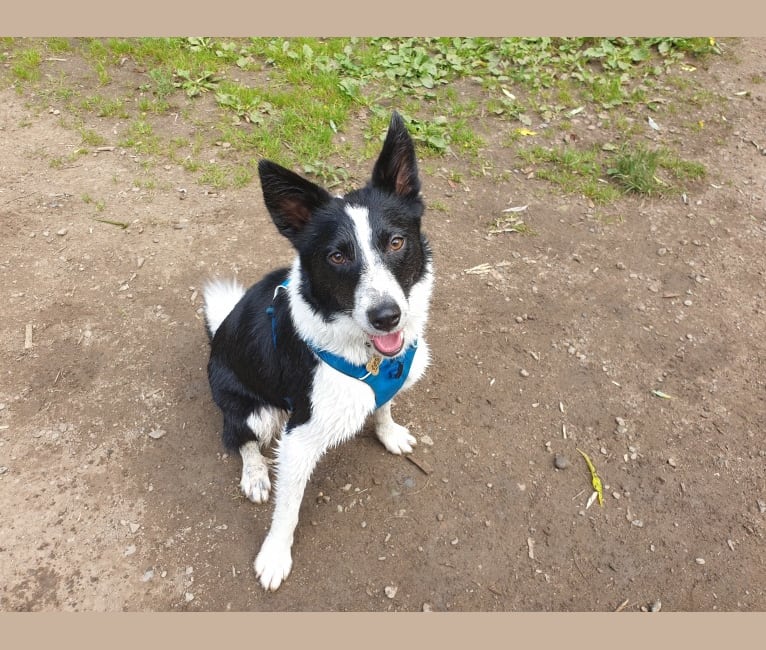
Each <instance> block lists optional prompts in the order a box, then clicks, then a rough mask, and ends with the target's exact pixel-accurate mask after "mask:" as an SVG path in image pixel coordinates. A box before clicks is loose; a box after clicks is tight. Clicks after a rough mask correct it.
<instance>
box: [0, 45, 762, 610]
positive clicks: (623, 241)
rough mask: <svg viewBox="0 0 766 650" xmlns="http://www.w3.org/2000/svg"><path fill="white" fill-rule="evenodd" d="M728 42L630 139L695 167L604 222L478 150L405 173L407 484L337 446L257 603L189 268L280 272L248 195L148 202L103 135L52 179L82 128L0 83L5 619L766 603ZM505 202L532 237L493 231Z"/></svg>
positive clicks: (256, 200)
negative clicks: (62, 613)
mask: <svg viewBox="0 0 766 650" xmlns="http://www.w3.org/2000/svg"><path fill="white" fill-rule="evenodd" d="M727 48H728V55H727V56H724V57H715V58H712V59H711V60H710V61H709V62H708V63H707V64H706V67H705V68H704V69H701V70H699V71H698V73H697V76H696V77H695V79H697V80H698V82H699V83H700V84H701V87H703V88H705V89H707V90H708V91H710V92H711V93H714V94H715V95H718V96H721V97H723V98H725V101H721V102H711V103H708V104H707V105H705V106H704V107H697V106H688V107H678V111H677V112H676V113H675V114H672V113H670V112H668V113H666V114H663V115H662V118H661V120H660V118H658V117H657V116H656V115H655V119H657V120H658V121H660V122H661V126H662V130H661V131H652V130H651V129H648V128H647V133H646V137H647V139H649V140H652V141H654V142H655V143H658V144H662V143H663V142H673V143H674V145H675V146H676V147H677V148H678V149H680V150H681V151H682V153H683V155H684V156H685V157H686V158H689V159H692V160H697V161H699V162H702V163H703V164H704V165H705V167H706V169H707V171H708V173H707V176H706V178H705V179H704V181H701V182H699V183H697V184H695V185H694V186H693V188H692V189H691V190H689V191H688V193H687V196H686V202H684V201H683V200H682V199H681V198H679V197H678V196H672V197H668V198H663V199H659V198H658V199H648V198H645V199H641V198H630V197H626V198H625V199H623V200H621V201H620V202H619V204H618V205H617V206H612V207H610V208H609V209H607V210H604V209H600V208H597V207H595V206H593V205H591V204H589V202H588V201H587V200H584V199H582V198H579V197H576V196H571V195H563V194H561V193H559V192H558V191H556V190H555V188H553V186H551V185H550V184H548V183H546V182H544V181H541V180H539V179H537V178H534V177H533V176H532V177H530V176H531V174H529V173H528V170H526V169H524V166H523V164H519V161H518V159H517V157H516V156H515V153H514V151H513V149H512V148H508V147H503V146H502V145H501V144H500V143H499V142H493V140H492V139H491V138H490V139H489V141H488V145H487V151H486V152H484V157H485V158H486V159H488V160H490V161H491V162H492V165H493V166H494V170H495V171H496V172H497V171H499V170H509V173H508V174H506V175H505V177H504V179H505V180H504V181H503V182H500V183H498V182H497V180H496V179H497V176H496V175H488V176H486V177H485V176H482V175H481V174H472V173H471V171H472V170H471V169H469V168H468V167H467V165H466V163H465V161H461V160H460V159H456V158H451V157H447V158H444V159H443V160H437V161H436V162H434V160H433V159H432V160H429V161H427V162H425V163H424V164H423V165H422V172H423V184H424V195H425V198H426V201H427V202H430V203H436V204H437V205H439V206H440V209H433V210H431V211H429V212H427V214H426V219H425V227H426V230H427V232H428V234H429V237H430V240H431V243H432V247H433V249H434V253H435V264H436V268H437V286H436V290H435V296H434V300H433V306H432V319H431V322H430V325H429V335H428V339H429V342H430V344H431V346H432V349H433V356H434V359H433V365H432V367H431V368H430V370H429V372H428V374H427V376H426V378H425V379H424V380H423V381H421V382H420V383H419V385H417V386H416V387H415V388H414V389H413V390H412V391H410V392H408V393H406V394H403V395H401V396H400V397H399V398H398V399H397V400H396V403H395V406H394V416H395V417H396V418H397V419H398V420H399V421H400V422H402V423H406V424H408V426H409V427H410V428H411V431H412V432H413V433H414V434H415V435H416V436H417V437H418V439H419V444H418V447H417V450H416V452H415V454H414V458H415V459H416V460H417V463H413V462H412V461H411V460H408V459H406V458H400V457H395V456H392V455H390V454H388V453H387V452H386V451H385V450H384V449H383V447H382V446H381V445H380V444H379V443H378V442H377V440H376V439H375V437H374V435H373V433H372V432H371V431H369V430H365V431H364V432H363V433H362V434H361V435H360V436H359V437H358V438H356V439H355V440H353V441H351V442H350V443H348V444H346V445H345V446H343V447H341V448H338V449H335V450H333V451H331V452H330V453H329V454H328V455H327V456H326V457H325V458H324V459H323V460H322V462H321V463H320V465H319V466H318V468H317V470H316V472H315V474H314V476H313V479H312V481H311V483H310V484H309V487H308V489H307V492H306V495H305V498H304V502H303V506H302V510H301V520H300V524H299V527H298V529H297V531H296V541H295V546H294V549H293V557H294V568H293V571H292V574H291V575H290V577H289V578H288V580H287V581H286V583H285V584H284V585H283V586H282V587H281V588H280V590H279V591H277V592H276V593H273V594H271V593H265V592H264V591H263V590H262V589H261V587H260V586H259V584H258V582H257V580H256V578H255V576H254V572H253V569H252V561H253V559H254V557H255V554H256V552H257V550H258V548H259V546H260V543H261V541H262V539H263V537H264V535H265V533H266V530H267V528H268V525H269V521H270V516H271V505H270V504H269V505H264V506H255V505H253V504H252V503H250V502H248V501H247V500H245V499H244V498H243V497H242V496H240V494H239V488H238V482H239V470H240V462H239V459H238V458H234V457H228V456H226V455H225V454H224V453H223V449H222V447H221V443H220V439H219V426H220V419H219V418H220V416H219V413H218V412H217V410H216V408H215V406H214V404H213V403H212V401H211V399H210V396H209V390H208V385H207V378H206V374H205V366H206V363H207V354H208V344H207V340H206V336H205V333H204V329H203V322H202V317H201V315H200V307H201V297H200V293H201V292H200V287H201V285H202V284H203V282H204V281H205V280H206V279H207V278H209V277H211V276H213V275H220V276H227V275H234V274H237V275H238V276H239V278H240V279H241V280H242V281H243V282H245V283H250V282H254V281H255V280H256V279H258V278H259V277H260V276H261V275H262V274H263V273H264V272H265V271H267V270H269V269H271V268H273V267H274V266H276V265H285V264H288V263H289V262H290V260H291V258H292V253H291V250H290V249H289V245H288V243H287V242H286V240H283V239H282V238H280V237H279V236H278V234H277V233H276V231H275V229H274V228H273V226H272V224H271V222H270V220H269V219H268V216H267V213H266V210H265V208H264V207H263V204H262V200H261V196H260V189H259V187H258V185H257V183H253V184H252V185H250V186H248V187H246V188H244V189H241V190H226V191H222V192H212V191H210V190H209V189H207V188H205V187H203V186H201V185H199V184H197V183H195V180H194V178H195V177H194V176H193V175H191V174H189V173H187V172H185V171H184V169H183V168H182V167H180V166H176V165H166V166H159V167H156V168H154V171H153V174H154V180H155V182H154V183H153V184H151V185H149V184H147V185H146V186H141V185H138V186H137V185H136V184H135V183H134V180H135V178H136V177H138V176H141V175H142V174H144V173H145V171H144V168H143V167H142V163H143V162H144V161H143V160H142V157H141V156H140V155H136V154H135V153H134V152H132V151H125V150H122V149H121V148H120V147H119V146H116V147H115V148H114V149H113V150H104V151H99V152H93V153H91V154H90V155H87V156H83V157H81V158H79V159H76V160H74V161H72V162H71V163H66V164H64V165H58V166H57V165H51V163H50V161H51V160H52V159H54V158H56V157H58V156H66V155H67V154H68V153H69V152H71V151H73V150H75V149H77V148H78V146H79V145H80V136H79V135H78V134H77V133H76V132H75V131H73V130H72V129H66V128H64V127H62V125H61V123H60V119H59V116H58V115H56V114H55V112H51V111H49V110H48V109H47V107H46V108H45V109H44V110H41V109H40V107H39V105H38V104H36V103H35V102H34V101H30V98H29V97H25V96H24V95H23V94H22V95H19V94H16V93H15V92H12V91H9V90H4V91H2V92H0V303H1V304H2V305H3V318H2V320H1V321H0V341H1V343H0V364H1V365H0V610H5V611H9V610H10V611H13V610H49V611H50V610H81V611H82V610H88V611H89V610H144V611H146V610H162V611H168V610H171V611H173V610H190V611H196V610H213V611H221V610H268V611H274V610H312V611H317V610H340V611H350V610H353V611H360V610H361V611H388V610H396V611H422V610H429V609H431V610H433V611H446V610H452V611H458V610H470V611H480V610H481V611H519V610H524V611H529V610H546V611H573V610H578V611H581V610H586V611H613V610H615V609H618V608H622V609H623V610H624V611H638V610H640V609H642V608H644V609H654V610H656V609H657V608H659V607H661V608H662V611H680V610H684V611H691V610H693V611H707V610H727V611H732V610H742V611H750V610H765V609H766V547H765V545H764V533H765V532H766V526H765V523H766V522H765V518H766V514H764V512H765V511H766V479H765V478H764V477H765V475H766V445H764V430H765V429H766V376H765V374H764V369H765V368H766V342H765V341H766V256H764V247H765V246H766V155H764V154H765V153H766V150H764V149H763V147H764V146H766V135H764V134H766V101H765V100H766V84H764V83H763V82H762V81H760V80H762V79H763V78H764V77H766V41H765V40H753V39H744V40H738V41H731V42H729V43H727ZM743 91H749V93H748V94H741V93H742V92H743ZM738 93H740V94H738ZM51 108H52V109H53V110H55V109H56V107H55V106H53V107H51ZM689 120H693V121H695V122H696V121H698V120H704V121H705V128H703V129H701V130H700V131H699V133H698V135H697V136H696V137H695V138H693V139H692V138H688V136H687V135H686V133H687V131H684V136H683V138H681V135H680V133H681V131H680V129H679V128H675V127H674V124H676V125H678V124H681V122H683V121H689ZM93 121H94V124H91V125H88V126H89V127H90V128H93V129H96V130H99V132H102V133H104V134H106V136H107V137H108V138H111V141H114V140H116V135H114V134H116V132H117V126H116V124H115V123H113V122H112V121H110V120H109V119H103V118H102V119H97V118H93ZM114 122H116V120H115V121H114ZM589 127H592V128H589ZM167 128H168V129H172V128H176V129H179V130H180V129H182V128H189V129H191V128H193V127H181V126H178V125H174V123H173V120H172V118H171V117H169V118H168V126H167ZM598 128H599V118H598V116H597V115H593V114H591V115H589V114H587V113H585V114H582V115H580V116H578V119H577V120H574V121H573V131H574V133H575V134H576V135H577V136H578V137H580V138H583V139H587V138H589V137H593V136H594V133H597V131H598ZM557 137H560V136H557ZM551 138H552V139H553V135H552V136H551ZM111 141H110V144H111V143H112V142H111ZM215 155H216V152H215V151H211V152H210V156H211V157H213V156H215ZM371 162H372V161H364V162H363V163H362V164H361V165H360V166H358V167H354V168H353V169H352V171H353V172H354V174H355V175H357V176H358V177H359V178H362V177H363V176H364V175H365V174H367V172H368V170H369V167H370V165H371ZM353 164H354V165H356V162H354V163H353ZM447 170H456V171H458V172H459V173H461V174H462V177H463V182H462V183H461V184H457V185H455V184H453V183H451V182H450V180H449V178H450V174H449V173H448V172H447ZM474 171H475V170H474ZM181 190H184V191H181ZM84 196H91V197H93V198H94V199H100V200H103V201H104V205H105V208H104V209H103V210H99V207H98V206H97V205H95V202H94V203H88V202H85V201H84V200H83V197H84ZM521 205H528V208H527V210H526V211H525V212H524V213H523V218H524V221H525V223H526V224H527V225H528V226H529V227H530V228H531V229H532V230H533V231H534V234H528V235H522V234H518V233H507V234H503V235H499V236H488V234H487V232H488V224H489V223H490V222H491V221H492V219H494V218H496V217H497V216H499V215H501V214H502V210H503V209H506V208H508V207H513V206H521ZM96 219H102V220H110V221H119V222H126V223H128V224H129V225H128V227H127V228H125V229H122V228H120V227H117V226H115V225H113V224H109V223H105V222H104V221H97V220H96ZM479 265H488V266H483V267H480V268H479V272H471V273H466V272H465V271H466V270H468V269H475V268H476V267H477V266H479ZM652 391H660V392H661V394H665V395H668V396H670V397H671V398H672V399H666V398H664V397H660V396H657V394H656V393H653V392H652ZM578 449H580V450H582V451H584V452H586V453H587V454H588V455H589V457H590V458H591V459H592V460H593V462H594V464H595V466H596V468H597V470H598V473H599V475H600V476H601V478H602V480H603V483H604V486H605V489H604V497H605V499H604V504H603V507H599V505H598V503H595V504H593V505H592V506H591V507H589V508H587V509H586V503H587V501H588V498H589V497H590V495H591V492H592V488H591V485H590V474H589V472H588V468H587V466H586V464H585V461H584V459H583V458H582V457H581V455H580V454H579V453H578V451H577V450H578ZM556 455H559V456H560V458H559V461H560V463H561V464H563V465H565V467H564V469H558V468H557V467H555V466H554V458H555V457H556Z"/></svg>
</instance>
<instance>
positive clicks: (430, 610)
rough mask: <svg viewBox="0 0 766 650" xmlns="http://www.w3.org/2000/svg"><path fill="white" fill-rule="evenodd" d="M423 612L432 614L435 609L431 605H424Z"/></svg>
mask: <svg viewBox="0 0 766 650" xmlns="http://www.w3.org/2000/svg"><path fill="white" fill-rule="evenodd" d="M423 611H424V612H432V611H434V610H433V607H432V606H431V605H430V603H423Z"/></svg>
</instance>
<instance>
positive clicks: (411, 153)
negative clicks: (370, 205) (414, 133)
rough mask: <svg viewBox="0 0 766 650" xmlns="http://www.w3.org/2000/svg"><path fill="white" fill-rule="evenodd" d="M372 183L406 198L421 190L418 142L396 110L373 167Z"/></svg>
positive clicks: (415, 196)
mask: <svg viewBox="0 0 766 650" xmlns="http://www.w3.org/2000/svg"><path fill="white" fill-rule="evenodd" d="M372 185H373V187H378V188H380V189H383V190H386V191H387V192H392V193H393V194H396V195H398V196H401V197H403V198H407V199H415V198H417V197H418V194H419V193H420V179H419V178H418V165H417V161H416V159H415V145H414V144H413V143H412V138H411V137H410V134H409V133H408V132H407V127H406V126H405V125H404V120H402V117H401V115H399V113H397V112H396V111H394V113H393V115H392V116H391V123H390V124H389V125H388V133H387V134H386V139H385V141H384V142H383V149H382V150H381V152H380V156H378V160H377V162H376V163H375V167H374V168H373V170H372Z"/></svg>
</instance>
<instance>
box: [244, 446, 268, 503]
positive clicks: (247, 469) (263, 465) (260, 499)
mask: <svg viewBox="0 0 766 650" xmlns="http://www.w3.org/2000/svg"><path fill="white" fill-rule="evenodd" d="M239 453H240V454H241V456H242V480H240V482H239V487H240V488H241V489H242V493H243V494H244V495H245V496H246V497H247V498H248V499H250V501H252V502H253V503H265V502H266V501H268V500H269V493H270V492H271V481H270V480H269V465H268V463H267V461H266V459H265V458H264V457H263V456H262V455H261V451H260V449H259V447H258V444H257V443H255V442H247V443H245V444H244V445H242V447H241V448H240V450H239Z"/></svg>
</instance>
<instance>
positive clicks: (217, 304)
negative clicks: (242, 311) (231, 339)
mask: <svg viewBox="0 0 766 650" xmlns="http://www.w3.org/2000/svg"><path fill="white" fill-rule="evenodd" d="M202 293H203V295H204V297H205V322H206V323H207V331H208V334H209V336H210V339H211V340H212V339H213V336H214V335H215V333H216V331H217V330H218V328H219V327H220V326H221V323H223V321H224V319H225V318H226V317H227V316H228V315H229V313H230V312H231V310H232V309H234V307H235V305H236V304H237V303H238V302H239V301H240V300H241V299H242V296H244V295H245V290H244V288H243V287H242V286H241V285H240V284H239V283H238V282H237V281H236V280H212V281H210V282H208V283H207V284H206V285H205V288H204V289H203V290H202Z"/></svg>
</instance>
